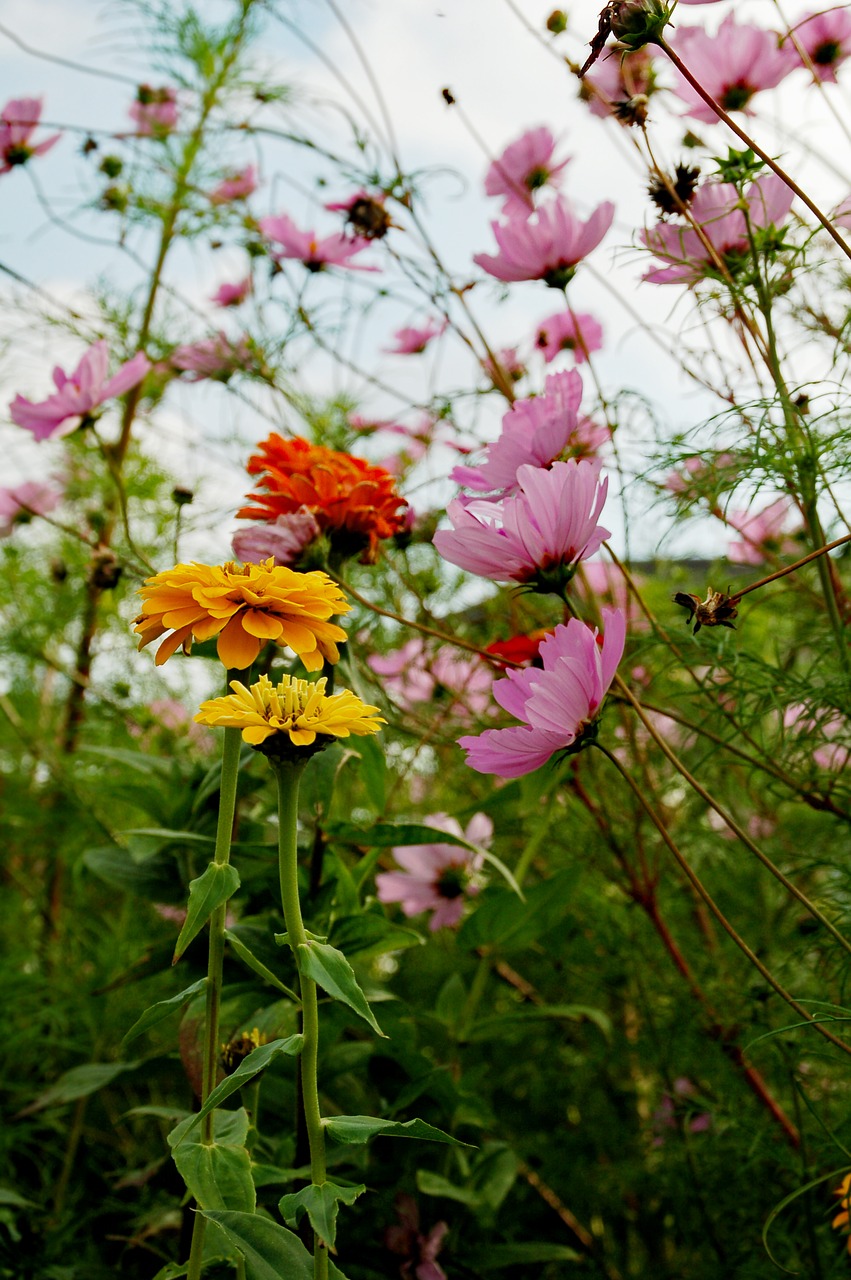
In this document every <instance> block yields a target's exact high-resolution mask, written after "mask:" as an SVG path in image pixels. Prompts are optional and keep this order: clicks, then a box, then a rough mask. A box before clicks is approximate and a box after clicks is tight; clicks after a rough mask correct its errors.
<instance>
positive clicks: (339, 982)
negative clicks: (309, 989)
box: [295, 942, 386, 1038]
mask: <svg viewBox="0 0 851 1280" xmlns="http://www.w3.org/2000/svg"><path fill="white" fill-rule="evenodd" d="M295 950H296V960H297V963H298V967H299V971H300V972H301V973H303V974H304V975H305V976H306V977H308V978H312V979H313V981H314V982H315V983H316V984H317V985H318V986H320V987H321V988H322V990H323V991H327V992H328V995H329V996H333V997H334V999H335V1000H342V1002H343V1004H347V1005H348V1006H349V1008H350V1009H353V1010H354V1012H355V1013H356V1014H358V1015H359V1016H360V1017H361V1018H363V1019H364V1021H365V1022H368V1023H369V1025H370V1026H371V1027H372V1029H373V1031H376V1032H377V1033H378V1035H380V1036H384V1032H383V1031H382V1030H381V1027H379V1025H378V1023H377V1022H376V1021H375V1015H374V1014H373V1012H372V1010H371V1009H370V1007H369V1004H368V1003H367V999H366V996H365V995H364V993H363V992H362V991H361V989H360V987H359V986H358V980H357V978H356V977H355V971H354V969H353V968H352V966H351V965H350V964H349V962H348V960H347V959H346V957H345V956H344V955H343V953H342V951H338V950H337V949H336V947H329V946H328V945H327V943H322V942H307V943H304V942H303V943H302V944H301V946H299V947H296V949H295ZM385 1038H386V1037H385Z"/></svg>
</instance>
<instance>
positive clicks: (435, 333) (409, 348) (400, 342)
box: [384, 319, 449, 356]
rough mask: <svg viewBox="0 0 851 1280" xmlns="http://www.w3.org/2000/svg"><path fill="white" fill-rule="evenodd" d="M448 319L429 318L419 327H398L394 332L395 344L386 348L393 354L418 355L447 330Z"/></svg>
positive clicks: (389, 353)
mask: <svg viewBox="0 0 851 1280" xmlns="http://www.w3.org/2000/svg"><path fill="white" fill-rule="evenodd" d="M448 323H449V321H448V320H445V319H444V320H427V321H426V322H425V324H423V325H420V326H419V327H409V328H404V329H397V330H396V332H395V333H394V334H393V337H394V339H395V344H394V345H393V346H392V347H385V348H384V350H385V351H386V352H387V353H388V355H392V356H418V355H421V354H422V352H423V351H425V349H426V347H427V346H428V344H429V343H430V342H431V340H432V338H439V337H440V335H441V334H442V333H444V332H445V330H446V326H447V325H448Z"/></svg>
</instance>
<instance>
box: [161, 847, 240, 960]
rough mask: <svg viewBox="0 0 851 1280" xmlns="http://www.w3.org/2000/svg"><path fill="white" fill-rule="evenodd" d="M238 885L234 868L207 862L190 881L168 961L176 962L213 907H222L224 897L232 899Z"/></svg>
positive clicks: (237, 876)
mask: <svg viewBox="0 0 851 1280" xmlns="http://www.w3.org/2000/svg"><path fill="white" fill-rule="evenodd" d="M238 888H239V873H238V872H237V869H236V867H232V866H230V865H223V864H220V863H217V862H211V863H210V865H209V866H208V867H207V870H206V871H205V872H204V873H203V875H200V876H199V877H198V879H197V880H190V882H189V905H188V906H187V908H186V919H185V921H184V922H183V928H182V929H181V930H180V937H179V938H178V939H177V945H176V946H175V948H174V959H173V960H172V964H176V963H177V961H178V960H179V959H180V957H181V956H182V955H183V953H184V951H185V950H186V948H187V947H188V946H189V944H190V942H191V941H192V939H193V938H194V937H195V936H196V935H197V934H199V933H200V932H201V930H202V929H203V928H204V925H205V924H206V923H207V921H208V920H209V918H210V916H211V915H212V914H213V912H214V911H215V910H216V908H217V907H221V906H223V905H224V903H226V902H227V900H228V898H232V897H233V895H234V894H235V893H236V891H237V889H238Z"/></svg>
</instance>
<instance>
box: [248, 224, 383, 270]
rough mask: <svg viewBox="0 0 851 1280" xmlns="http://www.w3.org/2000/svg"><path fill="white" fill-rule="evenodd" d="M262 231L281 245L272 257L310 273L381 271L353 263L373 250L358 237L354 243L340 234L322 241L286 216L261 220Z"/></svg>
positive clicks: (326, 237)
mask: <svg viewBox="0 0 851 1280" xmlns="http://www.w3.org/2000/svg"><path fill="white" fill-rule="evenodd" d="M260 230H261V231H262V232H263V235H264V236H265V237H266V239H267V240H274V241H275V242H276V243H277V244H279V245H281V246H282V247H281V248H280V249H274V250H273V253H272V256H273V257H274V258H275V259H276V260H278V261H279V260H280V259H281V258H296V259H298V261H299V262H301V263H302V264H303V265H304V266H305V267H307V269H308V271H324V270H325V268H326V267H351V269H352V270H353V271H378V267H365V266H363V265H361V264H360V263H357V264H355V263H353V262H352V261H351V259H352V258H354V257H355V255H356V254H358V253H362V252H363V251H364V249H368V248H369V243H368V241H366V240H364V239H363V238H358V237H357V236H356V237H355V238H354V239H352V240H350V239H349V238H348V237H347V236H344V235H342V234H341V232H339V231H336V232H334V234H333V235H330V236H325V237H324V239H322V240H320V239H318V238H317V235H316V232H315V231H299V229H298V227H297V226H296V225H295V223H294V222H293V220H292V218H289V217H287V215H286V214H285V213H282V214H279V215H278V216H277V217H268V218H261V219H260Z"/></svg>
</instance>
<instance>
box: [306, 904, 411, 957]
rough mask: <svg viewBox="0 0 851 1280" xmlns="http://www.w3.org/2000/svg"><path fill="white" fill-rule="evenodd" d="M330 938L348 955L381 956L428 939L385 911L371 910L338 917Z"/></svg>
mask: <svg viewBox="0 0 851 1280" xmlns="http://www.w3.org/2000/svg"><path fill="white" fill-rule="evenodd" d="M329 939H330V941H331V945H332V946H335V947H336V948H337V950H338V951H342V952H343V954H344V955H347V956H352V955H359V956H367V955H370V956H380V955H383V954H384V953H385V952H387V951H402V950H404V949H405V948H406V947H420V946H422V945H423V944H424V943H425V938H424V937H423V936H422V934H420V933H417V932H416V930H415V929H405V928H403V927H402V926H400V925H395V924H391V923H390V921H389V920H388V919H387V917H386V916H385V915H384V914H383V912H382V914H381V915H378V914H376V913H375V912H372V911H364V912H361V913H360V915H352V916H341V917H338V919H336V920H335V921H334V924H333V925H332V927H331V933H330V935H329Z"/></svg>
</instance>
